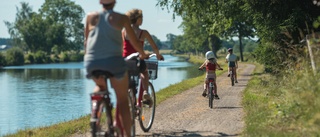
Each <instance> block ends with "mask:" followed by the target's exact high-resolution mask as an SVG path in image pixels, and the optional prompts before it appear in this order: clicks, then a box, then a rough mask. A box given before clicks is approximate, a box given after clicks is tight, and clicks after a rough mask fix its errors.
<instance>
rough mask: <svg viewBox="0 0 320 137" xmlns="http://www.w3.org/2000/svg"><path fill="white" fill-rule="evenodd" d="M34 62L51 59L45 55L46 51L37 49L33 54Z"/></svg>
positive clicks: (44, 61)
mask: <svg viewBox="0 0 320 137" xmlns="http://www.w3.org/2000/svg"><path fill="white" fill-rule="evenodd" d="M34 60H35V62H34V63H39V64H41V63H51V59H50V57H49V56H47V55H46V52H44V51H37V52H36V54H35V56H34Z"/></svg>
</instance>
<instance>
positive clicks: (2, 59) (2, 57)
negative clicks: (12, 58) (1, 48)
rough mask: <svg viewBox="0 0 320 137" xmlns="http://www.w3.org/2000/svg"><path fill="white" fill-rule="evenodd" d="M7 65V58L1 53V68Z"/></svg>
mask: <svg viewBox="0 0 320 137" xmlns="http://www.w3.org/2000/svg"><path fill="white" fill-rule="evenodd" d="M5 65H6V58H5V56H4V54H3V53H1V52H0V67H1V66H5Z"/></svg>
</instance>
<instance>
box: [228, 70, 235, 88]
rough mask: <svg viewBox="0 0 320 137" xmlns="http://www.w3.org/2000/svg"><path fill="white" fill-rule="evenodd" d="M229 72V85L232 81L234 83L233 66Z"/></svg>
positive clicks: (232, 84)
mask: <svg viewBox="0 0 320 137" xmlns="http://www.w3.org/2000/svg"><path fill="white" fill-rule="evenodd" d="M229 74H230V80H231V86H234V83H235V73H234V68H232V69H231V70H230V71H229Z"/></svg>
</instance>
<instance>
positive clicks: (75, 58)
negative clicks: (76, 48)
mask: <svg viewBox="0 0 320 137" xmlns="http://www.w3.org/2000/svg"><path fill="white" fill-rule="evenodd" d="M70 61H72V62H79V61H83V53H73V54H71V55H70Z"/></svg>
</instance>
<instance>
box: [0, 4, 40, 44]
mask: <svg viewBox="0 0 320 137" xmlns="http://www.w3.org/2000/svg"><path fill="white" fill-rule="evenodd" d="M20 4H21V8H18V7H16V9H17V13H16V19H15V22H13V23H10V22H8V21H4V22H5V25H6V26H7V28H8V32H9V34H10V36H11V38H12V40H13V41H12V44H13V45H19V46H20V47H21V48H22V49H28V45H27V44H26V43H25V41H24V39H23V37H24V36H23V34H24V33H27V32H28V29H27V28H26V24H29V22H30V20H31V19H32V17H33V15H34V14H36V13H34V12H33V11H32V8H31V7H30V6H29V4H28V3H25V2H21V3H20ZM31 33H32V32H31Z"/></svg>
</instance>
